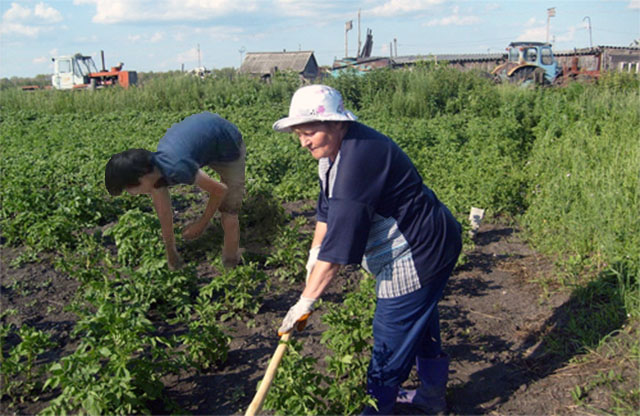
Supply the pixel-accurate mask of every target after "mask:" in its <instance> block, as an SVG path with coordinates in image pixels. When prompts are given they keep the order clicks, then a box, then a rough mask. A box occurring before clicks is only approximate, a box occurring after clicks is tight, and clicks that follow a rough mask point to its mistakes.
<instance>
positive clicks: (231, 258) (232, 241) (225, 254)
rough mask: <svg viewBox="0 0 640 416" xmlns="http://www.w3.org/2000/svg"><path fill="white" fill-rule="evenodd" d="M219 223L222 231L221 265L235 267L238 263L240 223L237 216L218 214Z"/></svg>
mask: <svg viewBox="0 0 640 416" xmlns="http://www.w3.org/2000/svg"><path fill="white" fill-rule="evenodd" d="M220 222H221V223H222V229H223V230H224V245H223V247H222V264H223V265H224V267H235V266H236V265H237V264H238V263H239V262H240V254H241V253H240V222H239V220H238V214H228V213H226V212H222V213H220Z"/></svg>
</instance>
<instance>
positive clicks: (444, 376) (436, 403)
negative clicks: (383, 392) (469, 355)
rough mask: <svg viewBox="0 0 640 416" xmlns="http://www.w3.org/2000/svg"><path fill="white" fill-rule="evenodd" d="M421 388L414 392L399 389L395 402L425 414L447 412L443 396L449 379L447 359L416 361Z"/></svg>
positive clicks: (442, 356)
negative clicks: (417, 409)
mask: <svg viewBox="0 0 640 416" xmlns="http://www.w3.org/2000/svg"><path fill="white" fill-rule="evenodd" d="M416 364H417V369H418V377H419V378H420V383H421V386H420V388H418V389H416V390H404V389H400V391H399V392H398V397H397V400H396V401H397V402H398V403H406V404H411V405H414V406H416V407H418V408H420V410H422V411H424V412H425V413H427V414H438V413H444V412H446V411H447V402H446V399H445V394H446V392H447V380H448V378H449V357H448V356H447V355H441V356H440V357H437V358H428V359H427V358H418V359H416Z"/></svg>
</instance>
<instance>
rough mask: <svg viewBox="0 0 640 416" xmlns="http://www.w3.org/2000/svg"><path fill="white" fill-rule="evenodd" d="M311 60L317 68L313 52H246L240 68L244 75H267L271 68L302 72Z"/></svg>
mask: <svg viewBox="0 0 640 416" xmlns="http://www.w3.org/2000/svg"><path fill="white" fill-rule="evenodd" d="M311 59H313V61H314V63H315V64H316V67H317V66H318V64H317V62H316V58H315V57H314V56H313V51H299V52H248V53H247V55H246V56H245V58H244V61H243V62H242V65H241V66H240V72H241V73H245V74H269V73H271V71H272V70H273V68H277V69H278V70H279V71H294V72H298V73H300V72H303V71H304V70H305V68H306V67H307V64H308V63H309V60H311Z"/></svg>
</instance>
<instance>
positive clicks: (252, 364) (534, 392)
mask: <svg viewBox="0 0 640 416" xmlns="http://www.w3.org/2000/svg"><path fill="white" fill-rule="evenodd" d="M476 244H477V245H476V247H475V249H474V250H473V251H471V252H468V253H466V254H467V256H468V263H467V264H466V265H465V266H464V267H463V268H461V269H460V270H457V271H456V272H455V274H454V276H452V278H451V281H450V283H449V285H448V288H447V290H446V292H445V297H444V299H443V300H442V302H441V304H440V305H441V309H440V314H441V321H442V336H443V343H444V348H445V351H446V352H447V353H448V354H449V355H450V357H451V362H452V363H451V367H450V378H449V384H448V398H447V399H448V403H449V407H450V413H451V414H455V415H470V414H529V415H541V414H558V413H564V414H566V413H572V406H573V401H572V399H571V394H570V389H571V388H572V387H573V386H575V385H576V384H577V381H576V380H578V378H579V377H581V375H580V372H579V371H578V372H576V373H575V374H573V373H572V372H571V371H569V370H570V369H571V367H567V362H566V361H562V360H558V359H555V361H554V360H553V359H551V360H549V359H548V357H545V355H544V352H543V351H542V348H541V340H543V339H544V337H545V335H546V334H548V333H550V332H552V331H553V330H554V328H555V327H557V326H558V325H560V324H561V323H562V321H563V313H562V311H563V305H564V304H565V303H566V302H567V300H568V295H567V294H561V293H553V294H551V295H546V296H543V293H542V291H541V288H540V286H539V285H537V284H535V283H532V280H533V279H536V278H539V277H540V276H544V275H548V274H550V273H552V267H551V264H550V263H549V261H548V260H546V259H544V258H542V257H540V256H538V255H537V254H536V253H535V252H533V251H532V250H531V249H530V248H529V247H528V246H527V245H526V244H524V243H523V242H522V240H521V238H520V237H519V235H518V232H517V231H516V230H515V229H514V228H512V227H511V226H506V225H491V224H487V225H483V227H482V228H481V229H480V232H479V234H478V235H477V236H476ZM3 251H4V248H3ZM5 253H6V252H5ZM8 261H10V258H8V257H7V256H5V255H4V254H3V264H2V270H3V276H2V292H1V296H2V297H1V300H2V303H1V306H2V308H3V309H4V308H7V307H10V308H16V309H17V310H18V314H17V316H12V317H11V318H10V319H11V320H12V321H13V322H14V323H16V324H20V323H29V324H30V325H34V326H36V327H40V328H46V329H48V330H51V331H53V332H54V338H55V339H56V340H57V341H58V342H61V344H62V345H63V347H64V346H65V343H64V336H65V335H66V334H68V331H69V329H70V317H69V315H67V314H64V313H63V312H62V309H61V308H59V309H58V308H54V307H55V306H56V305H57V304H60V305H62V304H64V303H65V301H66V300H67V299H68V297H69V296H70V294H72V293H73V292H74V291H75V289H76V286H75V285H74V284H73V282H70V281H68V279H67V280H65V279H64V276H55V273H56V272H55V271H54V270H53V269H52V268H47V267H46V266H44V265H42V264H37V265H26V266H23V267H21V268H19V269H10V268H8V267H7V262H8ZM357 275H359V273H358V272H356V271H349V270H347V271H346V272H344V273H342V277H341V279H343V281H342V282H337V283H336V282H334V284H333V285H332V286H333V288H332V290H331V291H330V292H329V293H327V296H332V297H333V298H334V299H332V300H336V299H338V298H340V296H341V287H342V286H343V285H344V284H345V283H349V281H350V280H352V279H357V278H358V277H357ZM19 280H20V281H22V282H23V283H19V284H18V283H15V282H16V281H19ZM43 282H45V283H46V282H49V283H48V284H45V283H43ZM52 282H53V283H54V284H51V283H52ZM55 282H63V283H64V282H66V285H64V286H60V285H56V284H55ZM16 287H18V288H19V289H20V288H21V289H22V290H21V291H20V290H17V289H16ZM54 289H55V290H54ZM21 294H24V296H21ZM298 295H299V288H298V287H296V288H290V290H283V291H280V292H279V293H278V294H277V296H274V297H267V298H266V299H265V303H264V306H263V307H262V309H261V311H260V314H259V316H258V317H257V318H256V322H255V326H253V327H251V328H247V327H246V326H244V325H243V324H242V323H234V324H232V327H231V328H230V329H233V331H234V332H232V336H233V341H232V344H231V349H230V351H229V355H228V360H227V362H226V364H225V365H224V367H223V368H220V369H217V370H215V371H213V372H210V373H206V374H197V373H190V374H182V375H180V376H174V377H171V378H170V379H167V380H165V382H166V384H167V394H169V395H170V396H171V397H173V398H174V399H175V400H176V401H177V402H178V404H179V405H180V406H182V407H183V409H184V410H186V411H187V412H189V413H191V414H207V415H210V414H243V413H244V410H245V409H246V407H247V406H248V404H249V402H250V401H251V398H252V397H253V394H254V392H255V386H256V383H257V382H258V381H259V380H260V379H261V377H262V375H263V373H264V370H265V368H266V366H267V363H268V360H269V358H270V357H271V354H272V353H273V351H274V348H275V345H276V343H277V339H276V338H275V336H274V328H276V327H277V324H278V322H279V319H281V316H282V314H283V313H284V312H283V311H285V310H286V309H287V308H288V306H289V305H290V304H291V303H292V302H293V300H294V299H295V298H296V297H297V296H298ZM58 297H59V298H58ZM47 304H49V305H52V306H51V307H50V308H48V309H47V308H43V307H42V306H43V305H47ZM38 306H40V307H38ZM56 311H57V312H58V313H60V314H61V316H60V317H59V318H56V317H55V313H56ZM45 312H48V313H45ZM322 330H323V327H322V324H321V323H320V321H319V317H318V316H315V315H314V316H313V317H312V322H311V323H310V325H309V330H308V331H305V333H304V335H303V334H301V335H300V336H301V338H303V339H304V342H305V349H306V350H307V351H309V352H313V353H314V355H318V356H320V357H322V356H323V353H324V352H323V351H322V346H321V345H320V344H319V338H320V334H321V332H322ZM66 347H67V348H68V347H69V346H68V345H66ZM412 384H415V375H412V377H411V379H410V380H409V381H408V382H407V383H406V386H411V385H412ZM47 399H50V398H47V397H46V396H44V397H41V398H40V400H39V401H38V402H35V403H28V402H27V403H24V404H23V405H20V406H19V407H17V408H13V409H11V410H9V409H7V408H5V405H6V402H4V401H3V402H2V405H3V406H2V409H1V410H2V413H3V414H7V413H9V414H11V413H16V414H33V413H37V412H38V411H39V410H41V409H42V408H43V407H44V405H45V404H46V400H47Z"/></svg>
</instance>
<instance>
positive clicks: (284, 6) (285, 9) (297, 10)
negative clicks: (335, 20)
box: [273, 0, 334, 21]
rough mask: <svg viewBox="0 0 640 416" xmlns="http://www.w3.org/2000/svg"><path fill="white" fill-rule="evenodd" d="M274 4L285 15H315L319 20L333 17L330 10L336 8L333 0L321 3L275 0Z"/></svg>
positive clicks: (303, 0)
mask: <svg viewBox="0 0 640 416" xmlns="http://www.w3.org/2000/svg"><path fill="white" fill-rule="evenodd" d="M273 6H274V8H276V9H277V10H278V13H280V14H282V15H284V16H294V17H311V16H313V17H314V18H315V20H317V21H320V20H324V19H327V18H331V16H328V12H329V11H330V10H332V9H334V6H333V5H332V4H331V2H327V3H320V2H317V1H311V0H274V4H273Z"/></svg>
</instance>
